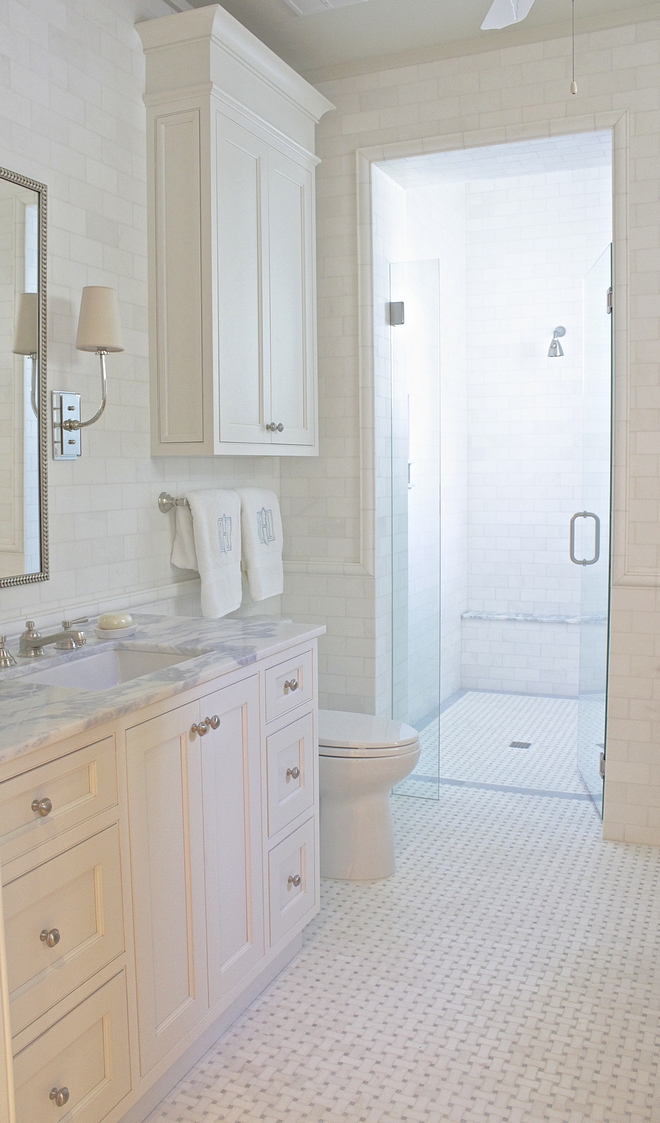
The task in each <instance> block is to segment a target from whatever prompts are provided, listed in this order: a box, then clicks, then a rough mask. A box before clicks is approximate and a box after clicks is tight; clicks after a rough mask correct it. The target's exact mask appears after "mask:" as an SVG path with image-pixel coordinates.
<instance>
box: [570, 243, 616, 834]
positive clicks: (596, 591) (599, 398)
mask: <svg viewBox="0 0 660 1123" xmlns="http://www.w3.org/2000/svg"><path fill="white" fill-rule="evenodd" d="M611 285H612V247H611V246H608V248H607V250H606V251H605V252H604V253H603V254H602V256H601V257H600V258H599V259H598V261H597V262H596V264H595V265H594V266H593V267H592V268H591V269H590V271H589V273H588V274H587V276H586V278H585V281H584V387H583V401H584V413H583V455H582V503H583V508H584V509H583V510H582V511H578V512H577V513H576V514H575V515H574V516H573V519H572V520H571V560H572V561H574V562H575V563H576V564H577V565H581V567H582V575H581V576H582V582H581V605H580V679H579V704H578V768H579V770H580V774H581V775H582V779H583V780H584V782H585V784H586V786H587V788H588V790H589V793H590V795H591V798H592V799H593V801H594V804H595V805H596V808H597V810H598V813H599V814H600V815H601V816H602V814H603V776H602V774H601V767H600V765H601V759H602V760H604V755H605V726H606V717H607V714H606V709H607V656H608V641H609V589H610V505H611V462H612V448H611V444H612V442H611V430H612V421H611V408H612V316H611V314H610V313H609V312H608V306H609V304H610V302H609V299H608V294H609V293H610V292H611ZM601 754H602V756H601Z"/></svg>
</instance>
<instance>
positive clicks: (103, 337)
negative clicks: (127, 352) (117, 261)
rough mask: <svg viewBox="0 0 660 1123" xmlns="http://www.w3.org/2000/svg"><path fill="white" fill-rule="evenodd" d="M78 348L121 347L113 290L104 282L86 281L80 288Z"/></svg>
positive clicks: (100, 348) (109, 349)
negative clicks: (87, 283)
mask: <svg viewBox="0 0 660 1123" xmlns="http://www.w3.org/2000/svg"><path fill="white" fill-rule="evenodd" d="M76 349H77V350H78V351H113V352H114V351H123V350H124V341H123V339H122V336H121V324H120V322H119V304H118V302H117V293H116V292H115V290H114V289H110V288H107V287H106V286H105V285H88V286H87V287H86V288H84V289H83V290H82V299H81V301H80V316H79V317H78V334H77V336H76Z"/></svg>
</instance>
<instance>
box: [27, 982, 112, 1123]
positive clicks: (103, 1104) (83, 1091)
mask: <svg viewBox="0 0 660 1123" xmlns="http://www.w3.org/2000/svg"><path fill="white" fill-rule="evenodd" d="M14 1083H15V1089H16V1123H42V1121H44V1120H48V1119H52V1120H53V1123H73V1120H75V1123H100V1120H102V1119H105V1117H106V1115H107V1114H108V1113H109V1112H110V1111H112V1108H113V1107H114V1106H115V1105H116V1104H118V1103H119V1101H120V1100H122V1099H123V1098H124V1096H125V1095H127V1093H128V1092H130V1090H131V1076H130V1061H129V1051H128V1014H127V1006H126V980H125V978H124V973H123V972H122V973H121V974H120V975H116V976H115V978H114V979H111V980H110V982H109V983H106V984H105V986H103V987H101V989H100V990H97V991H95V992H94V994H92V995H90V997H89V998H87V999H85V1001H84V1002H81V1004H80V1006H76V1007H75V1009H74V1010H72V1011H71V1012H70V1013H69V1014H66V1016H65V1017H63V1018H61V1019H60V1021H59V1022H56V1023H55V1025H54V1026H51V1028H50V1029H48V1030H46V1032H45V1033H42V1034H41V1036H40V1037H38V1038H37V1039H36V1041H33V1042H32V1043H31V1044H30V1045H28V1046H27V1048H25V1049H23V1050H22V1051H21V1052H20V1053H18V1054H17V1055H16V1057H15V1058H14ZM54 1089H57V1090H58V1091H61V1092H62V1094H63V1095H64V1094H65V1092H66V1093H68V1099H67V1100H66V1102H65V1103H64V1104H63V1105H62V1106H61V1107H59V1106H58V1104H57V1103H56V1102H54V1100H53V1099H51V1098H50V1097H51V1091H53V1090H54Z"/></svg>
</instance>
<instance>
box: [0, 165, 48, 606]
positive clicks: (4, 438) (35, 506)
mask: <svg viewBox="0 0 660 1123" xmlns="http://www.w3.org/2000/svg"><path fill="white" fill-rule="evenodd" d="M46 195H47V193H46V188H45V186H44V184H43V183H37V182H36V181H35V180H31V179H26V177H25V176H22V175H18V174H17V173H15V172H10V171H8V170H7V169H6V168H0V588H7V587H8V586H10V585H24V584H28V583H30V582H32V581H47V580H48V491H47V486H46V466H47V448H48V440H47V437H48V433H47V420H46Z"/></svg>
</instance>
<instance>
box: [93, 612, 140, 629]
mask: <svg viewBox="0 0 660 1123" xmlns="http://www.w3.org/2000/svg"><path fill="white" fill-rule="evenodd" d="M132 623H133V617H132V616H131V614H130V612H104V613H103V615H102V616H99V628H104V629H106V630H107V631H113V630H115V629H119V628H130V626H131V624H132Z"/></svg>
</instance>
